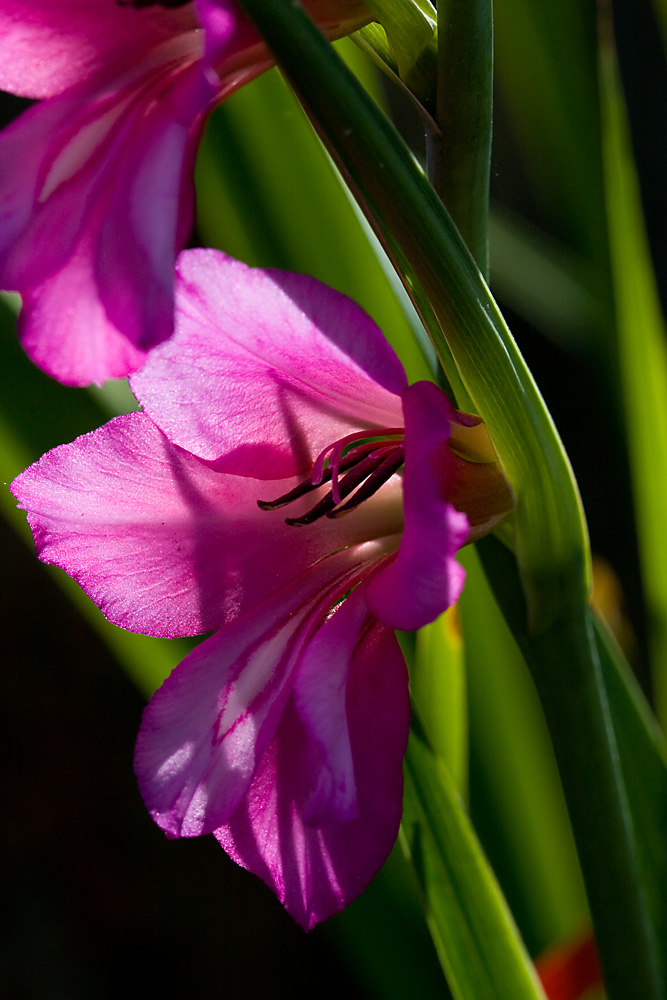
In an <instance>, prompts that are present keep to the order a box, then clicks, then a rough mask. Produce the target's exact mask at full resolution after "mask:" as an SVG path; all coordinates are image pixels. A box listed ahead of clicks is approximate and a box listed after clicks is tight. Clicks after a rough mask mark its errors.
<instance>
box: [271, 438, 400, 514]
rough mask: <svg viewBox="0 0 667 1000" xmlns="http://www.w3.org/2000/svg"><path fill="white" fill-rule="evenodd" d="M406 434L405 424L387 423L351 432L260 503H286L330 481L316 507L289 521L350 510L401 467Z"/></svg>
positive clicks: (284, 504)
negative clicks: (297, 479) (304, 474)
mask: <svg viewBox="0 0 667 1000" xmlns="http://www.w3.org/2000/svg"><path fill="white" fill-rule="evenodd" d="M403 436H404V430H403V428H402V427H385V428H383V429H382V430H380V431H377V432H376V433H375V434H373V433H372V432H371V431H359V432H358V433H356V434H348V435H347V436H346V437H343V438H340V439H339V440H338V441H334V443H333V444H330V445H327V447H326V448H325V449H324V450H323V451H322V452H320V454H319V455H318V457H317V458H316V459H315V462H314V463H313V470H312V472H311V474H310V476H309V477H308V478H307V479H304V481H303V482H302V483H299V485H298V486H295V487H294V489H293V490H290V491H289V493H285V494H284V495H283V496H281V497H277V498H276V499H275V500H258V501H257V506H258V507H260V508H261V509H262V510H276V509H277V508H278V507H286V506H287V505H288V504H291V503H293V502H294V501H295V500H298V499H300V497H302V496H306V495H307V494H308V493H311V492H312V491H313V490H316V489H319V487H320V486H322V485H323V484H324V483H328V482H330V483H331V489H330V490H329V492H328V493H326V494H325V495H324V496H323V497H322V498H321V500H318V502H317V503H316V504H315V506H314V507H311V509H310V510H309V511H307V512H306V513H305V514H302V515H301V517H287V518H285V524H289V525H294V526H302V525H306V524H312V523H313V522H314V521H317V520H319V518H321V517H330V518H332V517H340V516H341V515H342V514H347V513H349V512H350V511H352V510H354V509H355V508H356V507H358V506H359V504H361V503H363V502H364V500H368V499H369V498H370V497H372V496H373V495H374V494H375V493H377V491H378V490H379V489H380V487H381V486H383V485H384V484H385V483H386V482H387V480H389V479H391V477H392V476H393V475H394V473H396V472H398V470H399V469H400V468H401V466H402V465H403V462H404V461H405V449H404V446H403ZM341 473H344V475H341ZM355 491H356V492H355ZM350 494H353V495H352V496H350ZM348 497H349V499H348Z"/></svg>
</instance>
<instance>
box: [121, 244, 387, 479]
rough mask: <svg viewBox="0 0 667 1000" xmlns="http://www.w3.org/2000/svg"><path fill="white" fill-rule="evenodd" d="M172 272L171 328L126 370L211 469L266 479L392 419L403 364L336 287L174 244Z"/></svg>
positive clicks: (158, 416) (160, 420)
mask: <svg viewBox="0 0 667 1000" xmlns="http://www.w3.org/2000/svg"><path fill="white" fill-rule="evenodd" d="M177 270H178V280H177V292H176V295H177V299H176V302H177V315H176V331H175V335H174V338H173V339H172V341H170V342H169V344H163V345H161V346H160V347H159V348H158V349H157V350H156V351H153V352H152V353H151V356H150V358H149V359H148V362H147V364H146V366H145V367H144V368H143V369H142V370H141V371H140V372H138V373H137V374H136V375H135V376H134V377H133V379H132V387H133V390H134V391H135V393H136V395H137V397H138V398H139V400H140V401H141V403H142V405H143V407H144V409H145V410H146V411H147V412H148V413H149V414H150V415H151V417H152V418H153V420H155V422H156V423H157V424H158V426H159V427H160V428H161V429H162V430H163V431H164V433H165V434H166V435H167V437H168V438H169V439H170V440H171V441H173V442H174V443H175V444H178V445H180V446H181V447H183V448H187V449H188V450H189V451H191V452H193V453H194V454H196V455H199V456H200V457H201V458H205V459H207V460H209V461H217V462H218V466H217V467H218V468H219V469H220V470H224V471H226V472H234V473H236V474H239V475H252V476H256V477H258V478H267V479H273V478H278V477H282V476H288V475H293V474H295V473H297V472H299V471H302V470H304V469H305V468H307V467H308V466H309V464H310V463H311V462H312V461H313V460H314V458H315V457H316V455H317V454H318V452H319V451H321V450H322V449H323V448H325V447H326V446H327V445H328V444H330V443H331V442H332V441H335V440H336V439H337V438H339V437H342V436H343V435H344V434H346V433H348V432H349V431H350V429H353V430H356V429H359V428H364V427H386V426H395V425H396V421H398V422H399V423H400V422H401V413H400V407H399V399H398V395H397V394H398V393H400V392H401V391H402V390H403V388H404V387H405V382H406V379H405V373H404V372H403V368H402V366H401V364H400V362H399V361H398V359H397V357H396V355H395V354H394V352H393V350H392V349H391V347H389V345H388V344H387V342H386V340H385V339H384V337H383V336H382V333H381V332H380V330H379V329H378V328H377V326H376V325H375V324H374V323H373V321H372V320H371V319H370V318H369V317H368V316H367V315H366V313H364V312H363V310H362V309H361V308H360V307H359V306H357V305H356V304H355V303H354V302H352V301H351V300H350V299H348V298H347V297H346V296H344V295H341V294H340V293H338V292H335V291H333V289H330V288H327V286H325V285H323V284H321V283H320V282H318V281H315V279H313V278H309V277H307V276H305V275H297V274H289V273H287V272H283V271H263V270H259V269H253V268H249V267H246V266H245V265H244V264H241V263H239V262H238V261H234V260H232V259H230V258H228V257H225V256H224V254H221V253H219V252H218V251H215V250H189V251H185V252H184V253H183V254H181V256H180V257H179V260H178V267H177ZM176 386H178V391H177V392H176V391H175V387H176ZM222 387H224V391H223V390H222Z"/></svg>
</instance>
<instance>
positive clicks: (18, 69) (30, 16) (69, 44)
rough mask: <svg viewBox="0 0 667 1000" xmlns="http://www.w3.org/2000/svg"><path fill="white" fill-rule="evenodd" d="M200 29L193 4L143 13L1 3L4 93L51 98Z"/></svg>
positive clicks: (92, 2) (87, 4)
mask: <svg viewBox="0 0 667 1000" xmlns="http://www.w3.org/2000/svg"><path fill="white" fill-rule="evenodd" d="M196 27H197V19H196V17H195V12H194V9H193V6H192V5H191V4H187V5H186V6H183V7H178V8H174V9H171V10H169V9H167V8H166V7H163V6H162V5H160V4H157V3H156V4H153V5H152V6H150V7H146V8H144V9H141V10H140V9H137V8H134V7H132V6H131V5H129V4H119V3H117V2H116V0H2V9H1V10H0V89H2V90H7V91H10V92H11V93H14V94H21V95H23V96H25V97H51V96H52V95H54V94H59V93H61V92H62V91H63V90H65V89H66V88H67V87H70V86H72V85H73V84H76V83H78V82H79V81H81V80H83V79H84V78H86V77H88V76H91V75H92V74H93V73H95V72H97V71H98V70H100V69H102V68H103V67H105V66H108V65H110V64H113V63H115V64H117V65H123V64H129V63H132V62H134V61H136V60H137V58H138V57H140V56H141V54H142V53H144V52H146V51H147V50H148V49H150V48H152V47H153V46H155V45H158V44H159V43H160V42H162V41H164V40H165V39H167V38H170V37H173V36H174V35H177V34H181V33H183V32H186V31H192V30H194V29H195V28H196Z"/></svg>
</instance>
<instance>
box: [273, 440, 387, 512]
mask: <svg viewBox="0 0 667 1000" xmlns="http://www.w3.org/2000/svg"><path fill="white" fill-rule="evenodd" d="M378 451H380V454H378ZM402 464H403V446H402V445H399V446H398V447H392V449H391V451H390V452H389V454H387V450H386V448H384V449H376V451H375V452H374V453H372V454H370V455H368V456H367V457H366V458H364V459H362V460H361V461H360V462H358V463H357V465H355V466H354V467H353V468H352V469H351V471H350V472H348V473H347V475H346V476H343V478H342V479H341V481H340V483H339V489H340V499H341V500H344V499H345V497H348V496H349V495H350V493H352V491H353V490H355V489H356V488H357V486H359V484H360V483H363V482H364V480H366V482H365V483H364V485H363V486H362V487H361V489H359V490H358V492H357V493H355V495H354V496H353V497H352V499H351V500H350V501H348V503H347V504H343V506H342V507H339V506H338V504H337V502H336V501H335V500H334V497H333V493H332V491H331V490H330V491H329V492H328V493H327V494H326V496H324V497H322V499H321V500H320V501H319V503H316V504H315V506H314V507H313V508H311V510H309V511H307V513H305V514H303V515H302V516H301V517H287V518H285V524H289V525H292V526H302V525H305V524H312V523H313V521H317V520H318V518H320V517H323V516H324V515H326V516H327V517H336V516H337V515H338V514H339V513H341V514H342V513H345V511H348V510H353V509H354V508H355V507H357V506H358V505H359V504H360V503H361V502H362V501H363V500H367V499H368V498H369V497H371V496H373V494H374V493H375V492H376V491H377V490H378V489H379V488H380V486H382V485H383V483H386V481H387V480H388V479H389V478H390V477H391V476H393V474H394V472H396V471H397V470H398V469H400V467H401V465H402ZM362 494H363V495H362Z"/></svg>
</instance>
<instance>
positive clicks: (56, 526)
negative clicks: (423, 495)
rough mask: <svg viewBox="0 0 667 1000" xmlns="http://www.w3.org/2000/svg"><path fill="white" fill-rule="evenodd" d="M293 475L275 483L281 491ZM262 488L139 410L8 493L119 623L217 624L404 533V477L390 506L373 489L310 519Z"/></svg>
mask: <svg viewBox="0 0 667 1000" xmlns="http://www.w3.org/2000/svg"><path fill="white" fill-rule="evenodd" d="M293 484H294V481H293V480H288V481H284V480H281V481H279V482H277V483H271V484H270V485H271V488H272V489H275V490H276V493H277V494H278V493H280V492H285V491H286V489H289V488H290V486H292V485H293ZM267 485H268V484H267V483H265V482H258V481H256V480H252V479H247V478H242V477H238V476H228V475H224V474H221V473H217V472H215V471H214V470H213V469H211V468H210V467H208V466H207V465H206V464H205V463H203V462H201V461H200V460H199V459H197V458H195V457H194V456H192V455H189V454H188V453H187V452H185V451H183V450H182V449H180V448H176V447H175V446H173V445H171V444H170V443H169V442H168V441H167V439H166V438H165V437H164V435H163V434H161V433H160V431H159V430H158V429H157V428H156V427H155V425H154V424H153V423H152V422H151V421H150V420H149V419H148V417H146V416H145V415H144V414H140V413H133V414H129V415H127V416H124V417H118V418H117V419H115V420H113V421H111V422H110V423H109V424H106V426H104V427H101V428H100V429H99V430H97V431H94V432H93V433H92V434H87V435H85V436H83V437H81V438H78V439H77V440H76V441H74V442H72V443H71V444H68V445H62V446H61V447H59V448H55V449H54V450H53V451H51V452H49V453H48V454H47V455H44V456H43V457H42V458H41V459H40V461H39V462H37V463H36V464H35V465H33V466H31V467H30V468H29V469H27V470H26V471H25V472H24V473H22V475H20V476H19V477H18V478H17V479H16V480H15V481H14V483H13V484H12V491H13V493H14V495H15V496H16V498H17V500H18V501H19V503H20V505H21V506H22V507H23V508H25V510H27V512H28V520H29V522H30V525H31V528H32V530H33V534H34V537H35V544H36V547H37V552H38V554H39V556H40V558H41V559H42V561H43V562H47V563H51V564H53V565H56V566H60V567H61V568H63V569H64V570H65V572H67V573H69V575H70V576H72V577H73V578H74V579H75V580H76V581H77V582H78V583H79V584H80V586H81V587H82V588H83V589H84V590H85V591H86V593H87V594H88V595H89V596H90V597H91V598H92V599H93V601H95V603H96V604H98V605H99V607H100V608H101V610H102V611H103V613H104V614H105V615H106V616H107V618H109V620H110V621H112V622H114V623H115V624H117V625H120V626H122V627H123V628H127V629H130V630H131V631H134V632H144V633H146V634H149V635H161V636H175V635H194V634H197V633H201V632H205V631H209V630H210V629H213V628H217V627H219V626H220V625H221V624H222V623H223V622H225V621H229V620H230V619H232V618H233V617H235V616H236V615H238V614H239V613H240V612H241V611H242V610H243V609H244V608H248V607H251V606H252V605H254V604H256V603H258V602H259V601H261V600H263V599H264V598H265V597H267V596H268V595H269V594H270V593H272V592H273V591H274V590H276V589H277V588H278V587H280V586H282V585H283V584H284V583H285V582H287V581H288V580H289V579H291V578H292V577H293V576H296V575H297V574H298V573H300V572H301V571H302V570H304V569H307V568H308V567H309V566H310V565H312V564H313V563H315V562H316V561H317V560H318V559H320V558H322V557H323V556H325V555H328V554H329V553H331V552H335V551H336V550H338V549H340V548H342V547H343V546H345V545H351V544H354V543H356V542H361V541H365V540H367V539H371V538H375V537H378V536H380V535H382V534H386V535H390V534H393V533H395V532H396V531H397V530H400V494H399V489H400V487H399V486H397V485H388V486H387V487H386V490H389V491H390V492H392V493H393V494H395V496H394V503H393V505H392V504H391V503H389V502H388V500H387V497H386V496H385V497H383V498H381V499H376V498H373V500H374V501H375V502H370V503H368V504H363V505H362V506H361V508H360V509H359V510H358V511H355V512H353V513H352V514H350V515H348V516H347V517H346V518H341V519H340V520H329V519H326V518H325V519H324V521H323V522H320V523H318V524H317V525H316V526H311V527H310V528H308V527H306V528H292V527H288V526H287V525H286V524H285V522H284V512H282V511H262V510H260V509H259V507H258V506H257V500H258V499H265V498H266V497H263V494H264V491H265V490H266V489H267ZM311 497H312V495H311ZM311 497H308V498H305V500H304V501H301V502H300V504H301V506H299V504H297V505H295V506H296V513H300V512H301V511H302V509H303V508H304V507H306V508H307V506H308V504H309V503H310V502H311ZM397 522H398V523H397Z"/></svg>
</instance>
